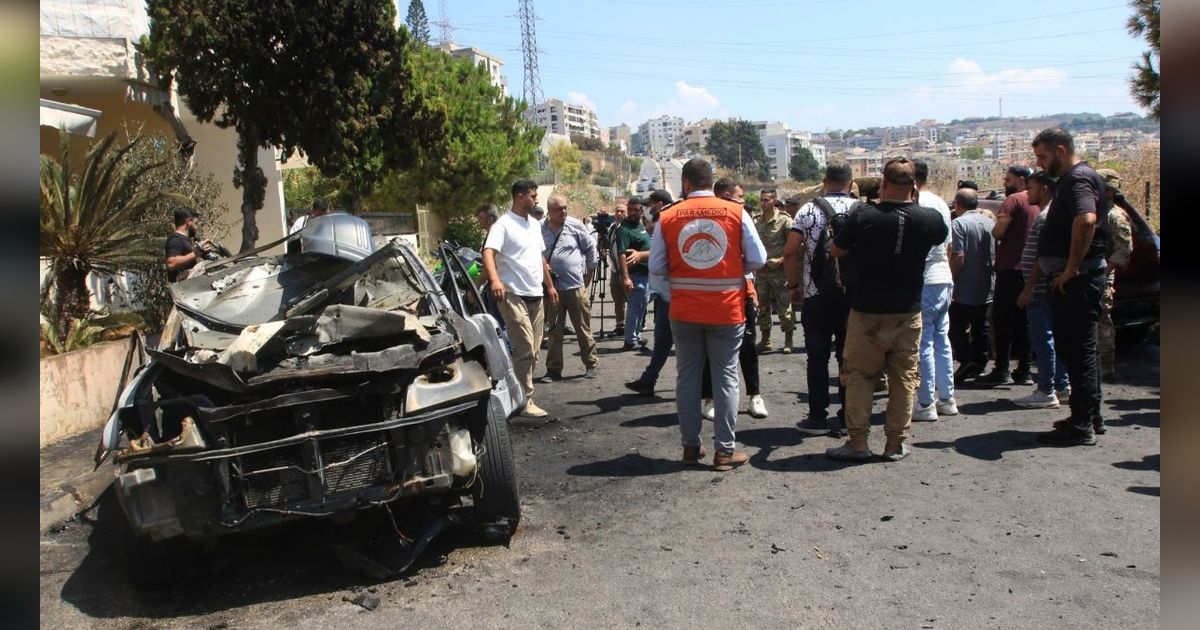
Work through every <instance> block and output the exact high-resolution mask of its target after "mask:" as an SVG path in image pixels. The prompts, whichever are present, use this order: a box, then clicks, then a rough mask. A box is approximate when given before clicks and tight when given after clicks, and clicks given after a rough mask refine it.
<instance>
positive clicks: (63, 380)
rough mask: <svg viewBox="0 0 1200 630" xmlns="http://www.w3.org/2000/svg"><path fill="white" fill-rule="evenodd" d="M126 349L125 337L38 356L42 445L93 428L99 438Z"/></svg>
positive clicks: (110, 405)
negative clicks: (57, 353) (39, 357)
mask: <svg viewBox="0 0 1200 630" xmlns="http://www.w3.org/2000/svg"><path fill="white" fill-rule="evenodd" d="M128 351H129V340H128V339H125V340H121V341H110V342H106V343H99V344H96V345H94V346H90V347H88V348H84V349H83V350H77V351H75V352H68V353H66V354H59V355H55V356H52V357H46V358H44V359H42V360H41V365H40V366H39V371H40V373H41V417H40V432H39V442H40V445H41V446H43V447H44V446H46V445H48V444H52V443H54V442H57V441H58V440H61V439H63V438H66V437H70V436H72V435H78V434H80V433H83V432H85V431H96V432H97V434H96V439H97V440H99V439H100V435H99V429H100V428H101V427H103V426H104V423H105V422H106V421H107V420H108V416H109V413H110V412H111V411H112V404H113V400H115V399H116V396H117V384H118V382H119V381H120V379H121V368H122V367H123V366H124V364H125V355H126V353H127V352H128ZM134 361H135V364H136V361H137V357H136V355H135V357H134ZM130 372H131V376H132V370H130Z"/></svg>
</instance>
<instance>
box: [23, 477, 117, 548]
mask: <svg viewBox="0 0 1200 630" xmlns="http://www.w3.org/2000/svg"><path fill="white" fill-rule="evenodd" d="M116 478H117V467H116V466H111V467H109V466H106V467H104V468H101V469H100V470H97V471H94V472H89V473H85V474H82V475H79V476H78V477H75V478H73V479H70V480H68V481H67V482H65V483H63V484H62V485H60V486H59V491H58V492H55V493H52V494H49V495H46V496H43V497H42V501H41V507H42V510H41V517H40V523H39V525H40V527H39V532H38V533H39V534H45V533H46V532H47V531H48V530H49V529H50V528H51V527H54V526H55V525H58V524H60V523H62V522H64V521H67V520H69V519H70V518H71V517H73V516H75V514H76V513H78V512H79V511H80V510H84V509H86V508H88V507H90V506H91V505H92V504H93V503H95V502H96V499H98V498H100V495H102V494H104V491H105V490H107V489H108V486H109V485H110V484H112V482H113V481H114V480H115V479H116Z"/></svg>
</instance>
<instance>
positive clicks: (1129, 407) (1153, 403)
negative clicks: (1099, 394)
mask: <svg viewBox="0 0 1200 630" xmlns="http://www.w3.org/2000/svg"><path fill="white" fill-rule="evenodd" d="M1161 402H1162V399H1160V398H1135V399H1133V400H1106V401H1104V404H1105V405H1107V406H1108V408H1109V409H1112V410H1113V411H1140V410H1142V409H1158V407H1159V405H1160V404H1161Z"/></svg>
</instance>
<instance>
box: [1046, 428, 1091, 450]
mask: <svg viewBox="0 0 1200 630" xmlns="http://www.w3.org/2000/svg"><path fill="white" fill-rule="evenodd" d="M1037 439H1038V441H1039V442H1041V443H1042V444H1050V445H1052V446H1093V445H1095V444H1096V434H1095V433H1094V432H1092V431H1081V430H1079V429H1076V428H1075V427H1056V428H1055V429H1054V430H1053V431H1046V432H1045V433H1039V434H1038V436H1037Z"/></svg>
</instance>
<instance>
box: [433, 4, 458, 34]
mask: <svg viewBox="0 0 1200 630" xmlns="http://www.w3.org/2000/svg"><path fill="white" fill-rule="evenodd" d="M438 12H439V13H440V14H441V15H440V16H439V18H438V22H437V26H438V37H439V38H440V39H441V42H439V43H442V44H452V43H454V26H453V25H452V24H450V17H449V14H448V13H447V12H446V0H438Z"/></svg>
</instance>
